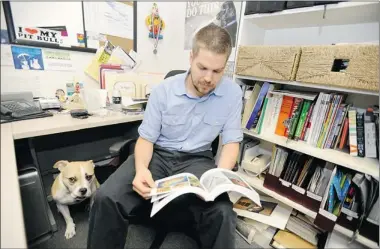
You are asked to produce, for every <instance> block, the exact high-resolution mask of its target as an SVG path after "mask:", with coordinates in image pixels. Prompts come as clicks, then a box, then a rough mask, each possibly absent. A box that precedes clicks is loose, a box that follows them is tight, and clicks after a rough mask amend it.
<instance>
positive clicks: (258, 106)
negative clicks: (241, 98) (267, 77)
mask: <svg viewBox="0 0 380 249" xmlns="http://www.w3.org/2000/svg"><path fill="white" fill-rule="evenodd" d="M269 86H270V84H269V83H268V82H265V83H264V85H263V86H262V87H261V90H260V93H259V96H258V97H257V101H256V104H255V107H254V108H253V111H252V113H251V116H250V118H249V119H248V122H247V125H246V127H245V128H247V129H248V130H249V129H251V128H252V126H253V123H254V121H255V118H256V116H257V115H258V113H259V111H260V109H261V106H262V104H263V102H264V98H265V96H266V94H267V92H268V89H269Z"/></svg>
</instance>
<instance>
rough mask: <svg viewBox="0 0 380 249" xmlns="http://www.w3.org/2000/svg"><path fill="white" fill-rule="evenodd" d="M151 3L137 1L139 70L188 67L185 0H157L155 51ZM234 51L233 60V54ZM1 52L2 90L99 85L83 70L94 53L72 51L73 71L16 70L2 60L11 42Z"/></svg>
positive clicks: (39, 92) (38, 92)
mask: <svg viewBox="0 0 380 249" xmlns="http://www.w3.org/2000/svg"><path fill="white" fill-rule="evenodd" d="M152 4H153V2H138V4H137V52H138V54H139V58H140V59H141V60H142V61H143V62H142V64H141V66H140V68H139V71H143V72H154V73H163V74H166V73H167V72H169V71H170V70H174V69H183V70H186V69H188V67H189V56H190V50H184V39H185V33H184V32H185V11H186V2H157V4H158V8H159V11H160V15H161V17H162V18H163V20H164V21H165V23H166V28H165V29H164V31H163V33H162V34H163V37H164V38H163V40H160V41H159V44H158V47H157V50H158V53H157V54H153V49H154V47H153V45H154V40H153V39H151V38H149V37H148V29H147V27H146V26H145V18H146V17H147V16H148V15H149V14H150V11H151V8H152ZM237 6H238V5H237ZM239 7H240V5H239ZM2 16H3V15H2ZM2 23H3V22H2ZM234 52H235V51H234V50H233V51H232V54H231V57H230V60H231V59H232V58H234V55H235V54H234ZM6 53H8V54H6ZM1 54H2V60H1V64H2V65H1V92H14V91H25V90H26V91H28V90H31V91H33V93H34V95H35V96H54V95H55V90H56V89H58V88H63V89H65V84H66V83H68V82H72V81H73V80H74V79H75V80H76V81H78V80H79V81H81V82H84V83H85V87H98V84H97V83H96V82H95V81H93V80H92V79H91V78H89V77H88V76H86V75H85V74H84V72H83V71H84V69H85V68H86V67H87V65H88V64H89V62H90V60H91V58H92V56H94V54H92V53H82V52H70V55H71V59H72V63H73V67H74V68H75V69H76V70H75V71H74V72H61V71H47V70H45V71H22V70H16V69H14V67H13V65H4V61H3V58H4V57H7V56H8V57H9V56H10V55H11V54H10V45H1Z"/></svg>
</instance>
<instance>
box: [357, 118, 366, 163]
mask: <svg viewBox="0 0 380 249" xmlns="http://www.w3.org/2000/svg"><path fill="white" fill-rule="evenodd" d="M356 135H357V143H358V156H360V157H364V156H365V147H364V145H365V142H364V113H359V112H357V113H356Z"/></svg>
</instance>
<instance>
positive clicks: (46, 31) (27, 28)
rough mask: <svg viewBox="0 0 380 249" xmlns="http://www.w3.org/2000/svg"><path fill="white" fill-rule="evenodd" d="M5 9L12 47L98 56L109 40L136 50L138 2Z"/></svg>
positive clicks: (24, 5) (8, 6) (12, 5)
mask: <svg viewBox="0 0 380 249" xmlns="http://www.w3.org/2000/svg"><path fill="white" fill-rule="evenodd" d="M2 6H3V9H4V16H5V19H6V22H7V30H8V34H9V40H10V43H11V44H19V45H27V46H37V47H46V48H56V49H64V50H72V51H82V52H92V53H95V52H96V50H97V49H98V48H99V47H100V46H102V45H103V44H104V43H105V42H106V41H107V40H109V41H111V43H113V44H114V45H116V46H120V47H121V48H123V49H124V50H126V51H129V50H130V49H133V50H135V51H136V49H137V40H136V39H137V21H136V19H137V2H132V1H128V2H121V1H116V2H110V1H106V2H87V1H81V2H75V1H74V2H49V1H48V2H15V1H2ZM30 13H33V14H30ZM68 13H70V14H69V15H68Z"/></svg>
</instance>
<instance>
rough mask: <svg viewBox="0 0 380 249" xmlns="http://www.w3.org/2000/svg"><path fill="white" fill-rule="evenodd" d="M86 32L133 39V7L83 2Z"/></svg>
mask: <svg viewBox="0 0 380 249" xmlns="http://www.w3.org/2000/svg"><path fill="white" fill-rule="evenodd" d="M83 3H84V12H85V13H84V16H85V22H86V31H92V32H96V33H99V34H107V35H112V36H117V37H122V38H127V39H133V5H132V4H130V3H128V2H111V1H105V2H87V1H84V2H83Z"/></svg>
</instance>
